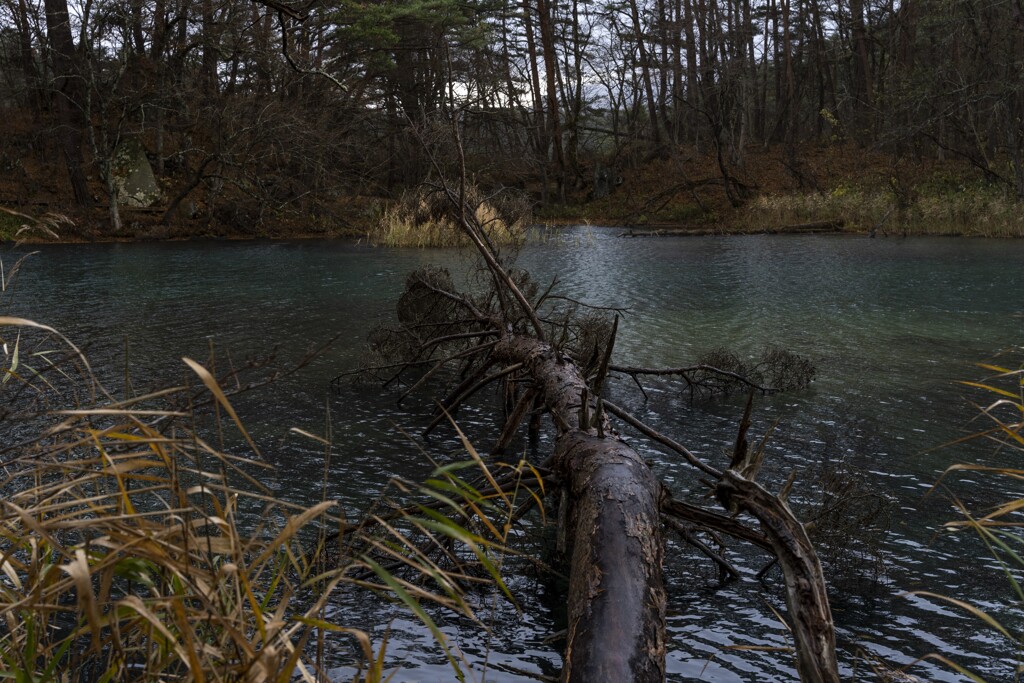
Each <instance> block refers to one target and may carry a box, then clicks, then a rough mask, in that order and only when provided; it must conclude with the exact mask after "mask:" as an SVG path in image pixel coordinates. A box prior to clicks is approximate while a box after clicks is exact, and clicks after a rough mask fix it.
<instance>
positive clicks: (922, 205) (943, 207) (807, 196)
mask: <svg viewBox="0 0 1024 683" xmlns="http://www.w3.org/2000/svg"><path fill="white" fill-rule="evenodd" d="M1020 208H1021V205H1020V203H1019V202H1017V201H1015V200H1013V198H1010V197H1006V196H1005V195H1004V194H1002V193H998V192H994V191H992V190H991V189H988V188H977V189H975V188H972V189H970V190H964V191H962V192H943V193H939V194H920V193H918V194H915V195H914V196H910V197H897V196H895V195H894V194H893V193H892V192H885V191H874V190H862V189H851V188H846V187H839V188H837V189H835V190H833V191H831V192H828V193H801V194H785V195H765V196H761V197H758V198H757V199H755V200H753V201H752V202H750V204H749V205H748V206H747V207H745V208H744V210H743V214H742V216H741V218H740V220H739V225H740V227H742V228H745V229H748V230H754V231H759V230H764V229H777V228H784V227H785V226H792V225H800V224H807V223H818V222H830V221H842V222H843V224H844V229H845V230H850V231H860V232H871V231H876V232H877V233H880V234H883V235H885V234H896V235H904V234H906V235H964V236H977V237H1024V212H1022V211H1021V210H1020Z"/></svg>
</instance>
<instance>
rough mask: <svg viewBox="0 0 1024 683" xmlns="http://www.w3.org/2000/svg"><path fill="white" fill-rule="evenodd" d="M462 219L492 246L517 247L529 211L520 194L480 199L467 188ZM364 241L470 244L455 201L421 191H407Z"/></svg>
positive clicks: (406, 244) (402, 244) (396, 244)
mask: <svg viewBox="0 0 1024 683" xmlns="http://www.w3.org/2000/svg"><path fill="white" fill-rule="evenodd" d="M466 216H467V219H468V220H469V221H470V222H471V223H473V224H475V225H477V226H479V228H480V229H481V231H482V232H483V233H484V235H486V236H487V238H488V239H489V240H490V241H491V243H492V244H494V245H509V246H513V247H517V246H520V245H522V244H523V242H524V241H525V240H526V234H527V230H528V228H529V225H530V218H531V211H530V205H529V203H528V202H527V201H526V199H525V198H524V197H523V196H521V195H518V194H510V193H508V192H503V193H499V194H497V195H493V196H491V197H486V198H485V197H482V196H481V193H480V191H479V190H478V189H476V188H475V187H471V188H467V192H466ZM367 238H368V240H369V241H370V242H371V243H373V244H377V245H380V246H386V247H417V248H424V247H462V246H469V245H470V240H469V238H468V237H467V236H466V234H465V231H464V230H463V228H462V226H461V217H460V215H459V210H458V205H457V200H456V201H455V202H453V201H451V200H450V199H449V198H448V197H447V196H446V195H445V194H444V193H443V192H439V191H438V192H428V191H425V190H417V191H413V192H407V193H405V194H404V195H403V196H402V198H401V199H400V200H399V201H398V202H396V203H394V204H392V205H391V206H389V207H387V208H386V209H385V210H384V211H383V214H382V215H381V217H380V220H379V221H378V222H377V224H376V225H375V226H374V228H373V229H372V230H371V231H370V233H369V234H368V235H367Z"/></svg>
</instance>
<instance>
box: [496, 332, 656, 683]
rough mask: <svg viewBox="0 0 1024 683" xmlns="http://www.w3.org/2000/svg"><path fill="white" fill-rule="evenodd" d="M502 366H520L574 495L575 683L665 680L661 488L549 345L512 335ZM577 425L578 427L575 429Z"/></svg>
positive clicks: (571, 632) (568, 656) (499, 350)
mask: <svg viewBox="0 0 1024 683" xmlns="http://www.w3.org/2000/svg"><path fill="white" fill-rule="evenodd" d="M494 354H495V357H496V358H499V359H501V360H504V361H507V362H515V363H522V364H523V365H524V367H525V369H526V370H527V372H528V373H529V375H530V377H531V379H532V380H533V381H534V382H535V383H536V384H537V385H538V386H539V387H540V394H541V396H542V397H543V399H544V402H545V404H546V406H547V408H548V410H549V411H550V412H551V415H552V417H553V419H554V421H555V424H556V425H557V427H558V437H557V440H556V445H555V455H554V467H555V470H556V471H557V472H559V473H560V475H561V477H562V479H563V480H564V481H565V482H566V485H567V487H568V491H569V515H568V519H569V523H568V528H567V530H566V531H567V532H568V540H569V543H570V545H571V551H570V557H571V560H570V573H569V576H570V579H569V605H568V618H569V628H568V635H567V639H566V646H565V670H564V672H563V676H562V679H563V680H564V681H567V682H569V683H577V682H578V683H593V682H598V681H609V682H610V681H637V682H645V681H652V682H654V681H662V680H664V678H665V580H664V575H663V572H662V559H663V554H664V541H663V538H662V531H661V520H660V516H659V515H660V513H659V497H660V489H661V487H660V484H659V483H658V481H657V479H656V478H655V476H654V474H653V473H652V472H651V469H650V468H649V467H648V466H647V464H646V463H645V462H644V461H643V459H642V458H641V457H640V456H639V455H638V454H637V453H636V451H634V450H633V449H632V448H631V447H630V446H628V445H627V444H626V443H625V442H623V441H622V440H621V439H620V438H618V437H617V436H615V435H613V434H612V431H611V427H610V425H609V423H608V420H607V418H606V417H604V414H603V412H602V411H600V410H599V409H598V407H597V404H596V402H592V401H591V400H590V398H589V396H590V395H591V392H590V390H589V388H588V386H587V382H586V380H585V379H584V378H583V375H582V373H581V372H580V370H579V368H577V366H576V365H575V364H574V363H573V362H572V361H570V360H568V359H566V358H564V357H561V356H560V354H559V353H558V352H557V351H556V350H555V349H554V347H552V346H551V345H549V344H547V343H544V342H540V341H538V340H536V339H534V338H532V337H526V336H521V335H510V336H507V337H506V338H504V339H502V340H501V341H500V342H499V343H498V345H497V346H496V347H495V350H494ZM572 425H576V426H572Z"/></svg>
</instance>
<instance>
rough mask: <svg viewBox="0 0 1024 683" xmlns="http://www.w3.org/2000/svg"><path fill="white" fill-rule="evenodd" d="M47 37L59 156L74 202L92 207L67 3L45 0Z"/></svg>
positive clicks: (80, 89)
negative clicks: (61, 159) (59, 146)
mask: <svg viewBox="0 0 1024 683" xmlns="http://www.w3.org/2000/svg"><path fill="white" fill-rule="evenodd" d="M45 6H46V33H47V37H48V38H49V42H50V49H51V51H52V54H53V71H54V75H55V78H54V86H55V90H56V92H55V93H54V94H53V97H54V100H55V106H56V108H57V116H58V120H59V121H60V128H61V131H60V141H61V152H62V153H63V156H64V163H65V165H66V166H67V169H68V176H69V178H70V180H71V189H72V192H74V195H75V202H76V203H78V205H79V206H92V195H91V194H90V192H89V184H88V181H87V180H86V177H85V169H84V166H85V160H84V158H83V156H82V126H83V125H84V123H83V122H82V120H81V119H82V117H81V109H80V107H81V97H80V93H81V91H82V87H81V81H80V80H79V76H80V74H78V73H77V68H76V66H77V64H76V59H75V42H74V39H73V38H72V37H71V20H70V18H69V17H68V3H67V0H45Z"/></svg>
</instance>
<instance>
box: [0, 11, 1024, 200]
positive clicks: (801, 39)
mask: <svg viewBox="0 0 1024 683" xmlns="http://www.w3.org/2000/svg"><path fill="white" fill-rule="evenodd" d="M71 9H72V11H71V12H69V6H68V3H67V0H44V2H42V3H38V2H33V1H30V0H0V107H2V108H3V109H4V110H5V111H4V113H3V116H4V117H5V120H6V124H5V126H7V127H8V128H9V129H10V131H11V134H9V135H3V136H0V138H3V139H2V140H0V162H2V163H0V165H2V166H3V172H4V173H6V174H8V175H10V174H12V173H16V172H17V171H18V169H19V168H22V167H25V168H27V167H29V166H31V164H32V163H33V161H35V162H36V163H44V162H48V163H53V161H54V160H57V161H59V163H60V164H61V165H62V166H64V167H66V176H65V173H64V171H62V172H61V174H60V177H61V180H60V187H61V188H63V190H64V192H65V194H66V196H67V197H68V198H69V199H70V198H72V197H73V199H74V201H75V202H76V203H78V204H80V205H89V204H93V203H96V202H100V203H106V202H108V201H110V202H112V203H113V200H112V199H111V198H112V197H113V196H114V195H115V194H116V192H115V187H114V185H115V181H114V176H115V175H116V173H117V164H118V161H117V160H118V159H119V158H120V157H119V154H118V150H120V149H123V145H124V144H125V142H126V141H128V140H133V141H138V142H141V144H142V145H143V147H144V148H145V150H146V152H147V153H148V154H149V157H150V159H151V162H152V165H153V167H154V171H155V173H156V176H157V178H158V179H160V182H161V183H162V185H163V187H164V191H165V192H166V197H165V199H166V203H165V206H170V208H171V209H176V210H182V208H183V207H190V206H194V202H195V201H196V200H194V199H192V198H196V197H198V198H201V199H200V201H202V202H204V203H208V204H211V205H212V204H213V203H214V200H215V199H216V197H217V196H218V195H221V196H236V197H244V198H246V200H247V202H248V203H247V204H246V205H247V206H249V207H256V208H255V209H252V208H250V209H249V210H250V211H256V212H258V214H259V216H260V217H263V216H264V214H266V213H281V212H287V211H290V210H294V211H301V212H304V213H305V214H306V215H309V214H311V213H312V214H315V213H316V211H317V207H323V206H327V205H329V204H330V202H331V201H332V199H334V198H337V197H343V196H344V197H351V196H356V195H373V196H395V195H396V194H397V193H398V192H400V191H401V190H402V189H404V188H407V187H409V186H412V185H415V184H417V183H420V182H422V181H423V180H424V179H425V178H427V177H428V176H429V175H430V173H431V171H432V169H433V168H434V165H435V164H436V163H439V164H440V165H441V167H442V170H450V169H451V168H453V166H454V165H455V164H457V159H458V156H459V155H458V154H457V149H456V142H455V139H456V138H455V135H454V132H455V131H457V132H458V135H459V137H460V139H461V143H462V146H463V149H464V151H465V160H466V167H467V169H468V171H469V172H470V173H471V174H473V179H474V180H475V182H476V183H477V184H479V185H480V186H481V187H483V188H485V189H486V188H489V187H496V186H498V185H506V186H507V185H514V186H519V187H522V188H526V189H529V190H530V191H531V192H533V193H535V194H536V195H537V196H538V198H540V199H542V200H544V201H549V202H557V201H564V200H566V199H569V200H570V201H571V200H573V199H574V198H582V197H585V196H586V193H587V192H588V191H590V190H591V189H592V188H593V185H594V183H595V178H600V177H602V176H600V174H601V173H603V172H604V171H601V170H600V169H601V168H608V167H609V166H613V167H614V166H620V167H621V166H625V165H629V164H634V163H639V162H642V161H644V160H646V159H651V158H655V157H665V156H669V155H672V154H674V153H676V152H677V151H678V150H679V149H683V148H685V149H696V150H698V151H700V152H703V153H707V154H711V155H713V156H715V157H716V158H717V164H718V166H719V170H720V171H721V174H722V178H723V179H724V185H725V188H726V191H727V192H729V191H730V188H731V187H732V189H734V190H736V192H737V196H736V197H735V198H734V197H732V196H730V199H735V200H736V202H739V201H742V199H743V197H742V196H741V195H742V192H741V190H742V187H740V186H739V185H737V186H735V187H733V186H731V184H730V178H731V177H733V174H732V172H731V169H734V168H737V167H739V166H741V165H742V164H743V161H744V154H745V153H746V151H747V150H749V149H751V146H752V145H777V146H778V145H780V146H782V148H783V149H785V150H791V158H790V159H789V163H790V164H791V165H792V166H793V169H791V170H794V171H795V172H797V173H799V166H800V163H801V162H800V159H799V152H798V150H799V148H800V146H801V145H804V144H806V143H808V142H838V141H843V142H846V143H853V144H856V145H861V146H865V147H875V148H882V149H885V150H893V151H897V152H898V153H900V154H908V155H915V156H917V157H920V158H938V159H942V158H946V159H950V160H953V159H960V160H965V161H967V162H969V164H971V165H973V166H974V167H976V168H977V169H978V171H979V173H980V174H981V175H983V176H984V177H985V178H986V179H987V180H989V181H991V182H993V183H997V184H1001V185H1003V186H1004V187H1005V188H1006V190H1007V192H1009V193H1013V194H1014V195H1015V196H1017V197H1018V198H1020V197H1024V82H1022V79H1024V16H1022V10H1021V8H1020V4H1019V2H996V1H995V0H903V1H902V2H900V1H898V0H849V1H848V2H843V1H840V2H829V1H826V0H458V1H456V0H377V1H374V0H371V1H369V2H361V3H352V2H340V1H338V0H322V1H320V2H315V1H313V0H301V1H299V0H295V1H292V0H282V1H278V0H257V1H240V0H91V1H90V2H83V3H75V4H73V5H72V6H71ZM598 164H600V166H598ZM65 177H66V179H65ZM54 182H56V181H54ZM6 199H8V198H6V197H0V200H6ZM115 213H116V212H115ZM172 217H173V216H170V215H168V216H165V217H164V219H165V220H170V219H171V218H172ZM249 218H251V217H249Z"/></svg>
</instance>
